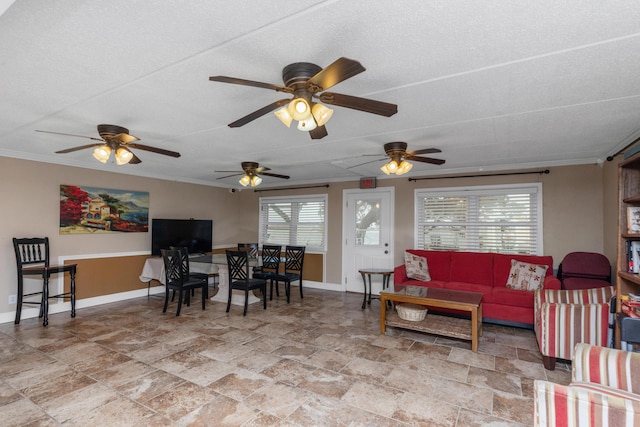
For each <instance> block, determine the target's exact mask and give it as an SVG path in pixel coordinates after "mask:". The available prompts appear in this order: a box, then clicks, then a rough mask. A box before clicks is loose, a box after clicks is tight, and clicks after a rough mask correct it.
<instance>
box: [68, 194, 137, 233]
mask: <svg viewBox="0 0 640 427" xmlns="http://www.w3.org/2000/svg"><path fill="white" fill-rule="evenodd" d="M148 231H149V193H148V192H145V191H130V190H113V189H106V188H96V187H83V186H79V185H60V234H86V233H114V232H125V233H131V232H144V233H146V232H148Z"/></svg>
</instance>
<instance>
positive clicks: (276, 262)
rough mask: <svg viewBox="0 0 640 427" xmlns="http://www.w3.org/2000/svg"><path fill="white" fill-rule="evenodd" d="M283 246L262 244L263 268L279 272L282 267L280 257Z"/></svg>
mask: <svg viewBox="0 0 640 427" xmlns="http://www.w3.org/2000/svg"><path fill="white" fill-rule="evenodd" d="M281 253H282V246H280V245H263V246H262V268H263V269H266V270H272V271H273V272H276V273H277V272H278V270H279V269H280V257H281V255H282V254H281Z"/></svg>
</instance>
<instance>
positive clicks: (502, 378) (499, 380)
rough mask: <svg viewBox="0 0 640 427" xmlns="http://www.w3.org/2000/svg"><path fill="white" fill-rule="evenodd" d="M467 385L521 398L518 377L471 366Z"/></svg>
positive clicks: (520, 385) (520, 384)
mask: <svg viewBox="0 0 640 427" xmlns="http://www.w3.org/2000/svg"><path fill="white" fill-rule="evenodd" d="M467 383H469V384H473V385H477V386H481V387H487V388H491V389H494V390H500V391H503V392H505V393H511V394H515V395H518V396H522V383H521V378H520V377H519V376H518V375H513V374H507V373H504V372H496V371H493V370H490V369H482V368H476V367H475V366H472V367H470V368H469V376H468V377H467Z"/></svg>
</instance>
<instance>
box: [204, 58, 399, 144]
mask: <svg viewBox="0 0 640 427" xmlns="http://www.w3.org/2000/svg"><path fill="white" fill-rule="evenodd" d="M363 71H365V68H364V67H363V66H362V64H360V63H359V62H358V61H354V60H353V59H349V58H344V57H342V58H338V59H337V60H336V61H334V62H333V63H332V64H331V65H329V66H327V67H325V68H324V69H323V68H321V67H319V66H318V65H315V64H311V63H309V62H296V63H293V64H289V65H287V66H286V67H284V69H283V70H282V80H283V81H284V86H281V85H277V84H271V83H262V82H256V81H253V80H244V79H239V78H236V77H227V76H211V77H209V80H211V81H215V82H223V83H232V84H238V85H244V86H254V87H259V88H263V89H272V90H275V91H276V92H284V93H288V94H291V95H293V98H289V99H280V100H278V101H275V102H272V103H271V104H269V105H267V106H265V107H262V108H260V109H259V110H256V111H254V112H253V113H250V114H247V115H246V116H244V117H242V118H240V119H238V120H236V121H235V122H232V123H229V127H232V128H235V127H240V126H244V125H246V124H247V123H249V122H251V121H253V120H255V119H257V118H259V117H262V116H264V115H265V114H267V113H269V112H271V111H274V110H276V111H275V115H276V116H277V117H278V119H280V121H282V123H284V124H285V125H286V126H287V127H290V126H291V122H292V121H293V120H296V121H298V129H299V130H301V131H308V132H309V135H310V136H311V139H321V138H324V137H325V136H327V135H328V133H327V129H326V128H325V124H326V123H327V121H328V120H329V119H330V118H331V116H332V115H333V110H331V109H330V108H327V107H326V106H325V105H323V104H321V103H317V102H315V101H313V99H314V98H315V99H318V100H320V101H321V102H323V103H324V104H329V105H337V106H339V107H345V108H351V109H353V110H360V111H364V112H366V113H373V114H378V115H381V116H386V117H391V116H393V115H394V114H396V113H397V112H398V106H397V105H395V104H389V103H386V102H381V101H374V100H372V99H366V98H358V97H356V96H351V95H343V94H340V93H333V92H324V91H325V90H327V89H329V88H330V87H332V86H334V85H336V84H338V83H340V82H342V81H344V80H347V79H348V78H351V77H353V76H355V75H357V74H360V73H361V72H363Z"/></svg>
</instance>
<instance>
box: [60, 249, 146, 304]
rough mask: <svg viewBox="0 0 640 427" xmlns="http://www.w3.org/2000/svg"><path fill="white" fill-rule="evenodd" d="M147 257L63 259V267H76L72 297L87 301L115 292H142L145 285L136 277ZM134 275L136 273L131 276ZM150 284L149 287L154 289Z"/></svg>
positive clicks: (66, 279) (66, 286) (68, 286)
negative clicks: (68, 265)
mask: <svg viewBox="0 0 640 427" xmlns="http://www.w3.org/2000/svg"><path fill="white" fill-rule="evenodd" d="M147 258H149V256H147V255H141V256H125V257H108V258H92V259H77V260H73V259H71V260H67V261H65V264H77V266H78V267H77V273H76V298H77V299H82V298H91V297H98V296H101V295H109V294H117V293H119V292H126V291H132V290H136V289H144V288H146V287H147V283H145V282H141V281H140V279H139V277H138V276H140V272H141V271H142V267H143V266H144V262H145V260H146V259H147ZM133 272H138V274H137V275H136V274H133ZM157 285H158V283H152V284H151V286H157ZM70 286H71V285H70V280H69V277H68V275H67V277H65V281H64V288H65V291H68V290H69V289H70Z"/></svg>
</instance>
